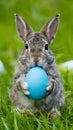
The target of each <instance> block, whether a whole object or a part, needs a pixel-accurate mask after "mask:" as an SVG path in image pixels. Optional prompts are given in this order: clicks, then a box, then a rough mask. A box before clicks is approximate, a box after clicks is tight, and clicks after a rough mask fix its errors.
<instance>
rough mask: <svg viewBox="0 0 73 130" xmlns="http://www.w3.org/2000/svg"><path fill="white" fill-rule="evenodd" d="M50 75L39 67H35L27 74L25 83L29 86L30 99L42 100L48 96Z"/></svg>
mask: <svg viewBox="0 0 73 130" xmlns="http://www.w3.org/2000/svg"><path fill="white" fill-rule="evenodd" d="M48 80H49V79H48V75H47V73H46V72H45V70H44V69H43V68H41V67H39V66H35V67H33V68H31V69H30V70H29V72H28V73H27V74H26V77H25V82H27V84H28V91H29V92H30V95H29V98H31V99H33V100H40V99H42V98H44V97H45V95H46V87H47V84H48Z"/></svg>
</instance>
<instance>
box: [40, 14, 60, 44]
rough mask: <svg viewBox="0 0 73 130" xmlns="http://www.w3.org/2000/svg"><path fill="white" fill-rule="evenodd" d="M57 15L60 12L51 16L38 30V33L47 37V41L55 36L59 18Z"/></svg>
mask: <svg viewBox="0 0 73 130" xmlns="http://www.w3.org/2000/svg"><path fill="white" fill-rule="evenodd" d="M59 16H60V14H58V15H56V16H55V17H53V18H52V19H51V20H50V21H49V22H48V23H47V24H46V25H45V26H44V27H43V28H42V29H41V31H40V33H42V34H43V35H45V36H46V37H47V38H48V40H49V42H51V41H52V40H53V38H54V37H55V34H56V31H57V27H58V23H59V19H60V18H59Z"/></svg>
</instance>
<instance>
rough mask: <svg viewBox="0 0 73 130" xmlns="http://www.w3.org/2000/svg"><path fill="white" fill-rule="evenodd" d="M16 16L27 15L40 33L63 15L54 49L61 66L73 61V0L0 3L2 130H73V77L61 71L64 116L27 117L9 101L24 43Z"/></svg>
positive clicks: (4, 0)
mask: <svg viewBox="0 0 73 130" xmlns="http://www.w3.org/2000/svg"><path fill="white" fill-rule="evenodd" d="M14 13H18V14H20V15H21V16H23V17H24V18H25V19H26V20H27V21H28V23H29V24H30V25H31V26H32V27H33V29H34V30H35V31H36V32H37V31H39V30H40V29H41V28H42V26H43V24H45V23H46V22H47V21H48V20H49V19H50V18H51V17H52V16H54V15H56V14H57V13H60V14H61V16H60V25H59V28H58V33H57V35H56V38H55V40H54V41H53V43H52V45H51V49H52V50H53V52H54V53H55V56H56V60H57V64H58V65H59V64H60V63H63V62H65V61H68V60H72V59H73V0H27V1H26V0H0V60H2V61H3V63H4V66H5V70H6V71H5V74H4V75H0V130H30V129H31V130H73V74H71V73H70V72H69V71H68V70H65V71H63V70H61V69H59V70H60V72H61V78H62V82H63V84H64V88H65V96H66V105H65V107H64V109H63V110H62V115H61V117H57V118H56V119H53V120H50V119H48V114H47V117H45V116H44V115H43V114H42V113H40V115H32V116H26V115H25V114H24V113H23V112H22V113H21V114H20V113H19V112H18V111H17V110H15V108H14V106H13V105H12V104H11V102H10V99H9V95H8V92H9V89H10V86H11V83H12V78H13V73H14V67H15V66H16V64H17V59H18V55H19V53H20V52H21V50H22V48H23V47H24V46H23V43H22V41H21V39H20V38H19V37H18V34H17V31H16V27H15V20H14Z"/></svg>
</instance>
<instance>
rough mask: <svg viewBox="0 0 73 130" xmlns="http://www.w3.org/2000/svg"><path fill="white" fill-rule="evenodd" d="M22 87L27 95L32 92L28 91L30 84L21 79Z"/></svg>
mask: <svg viewBox="0 0 73 130" xmlns="http://www.w3.org/2000/svg"><path fill="white" fill-rule="evenodd" d="M21 89H22V91H23V93H24V94H25V95H26V96H28V95H29V94H30V93H29V91H28V84H27V83H26V82H23V81H21Z"/></svg>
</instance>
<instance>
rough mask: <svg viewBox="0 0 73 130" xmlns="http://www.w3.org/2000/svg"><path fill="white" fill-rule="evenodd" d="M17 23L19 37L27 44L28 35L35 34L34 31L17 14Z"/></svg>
mask: <svg viewBox="0 0 73 130" xmlns="http://www.w3.org/2000/svg"><path fill="white" fill-rule="evenodd" d="M15 21H16V26H17V30H18V32H19V35H20V37H21V39H22V40H23V41H24V42H25V41H26V38H27V36H28V35H30V34H31V33H33V29H32V28H31V27H30V25H29V24H28V23H27V22H26V21H25V20H24V19H23V18H22V17H21V16H19V15H18V14H15Z"/></svg>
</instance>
